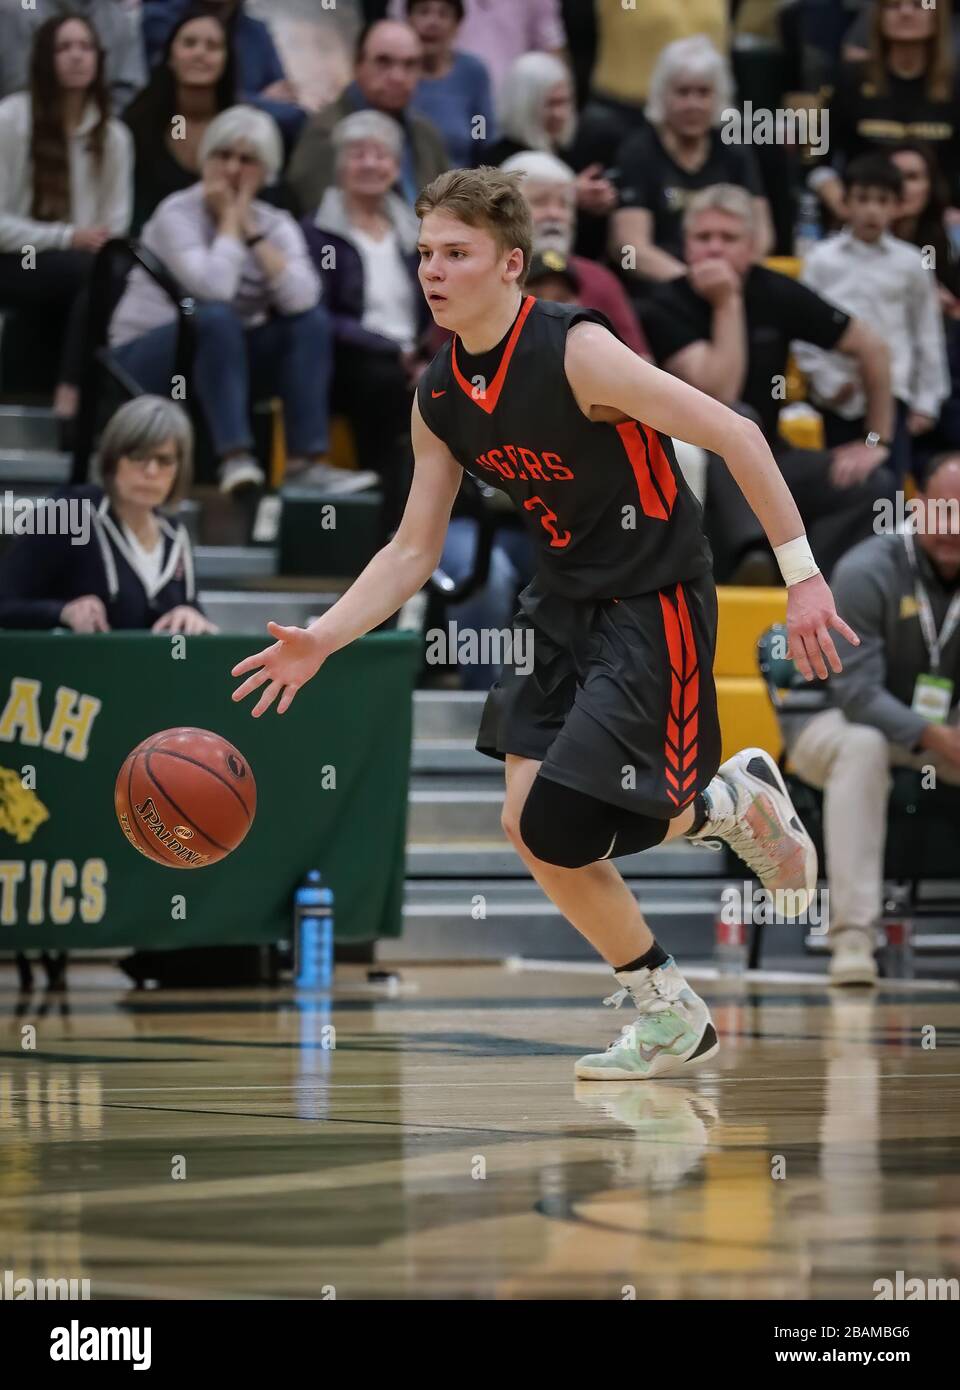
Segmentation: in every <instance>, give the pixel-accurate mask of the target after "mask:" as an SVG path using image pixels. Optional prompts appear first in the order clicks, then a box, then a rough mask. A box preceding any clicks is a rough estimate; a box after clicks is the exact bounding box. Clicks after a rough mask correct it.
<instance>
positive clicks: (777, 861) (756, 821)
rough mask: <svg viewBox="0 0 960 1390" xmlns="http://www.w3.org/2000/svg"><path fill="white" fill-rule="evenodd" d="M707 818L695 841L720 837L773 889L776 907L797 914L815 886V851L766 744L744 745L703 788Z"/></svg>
mask: <svg viewBox="0 0 960 1390" xmlns="http://www.w3.org/2000/svg"><path fill="white" fill-rule="evenodd" d="M703 796H704V800H705V801H706V803H707V810H708V818H707V821H706V823H705V824H704V826H703V828H702V829H701V830H700V831H699V832H698V834H696V835H689V836H688V837H687V838H688V839H689V840H690V842H691V843H692V844H695V845H696V844H710V842H711V841H717V840H720V841H722V842H723V843H724V844H726V845H729V846H730V848H731V849H732V850H733V852H734V853H735V854H738V855H739V856H740V858H741V859H742V860H743V862H744V863H745V864H746V865H747V867H748V868H749V869H752V870H753V872H754V873H755V874H756V875H757V878H759V880H760V882H761V883H762V884H763V886H764V888H766V889H767V890H768V891H769V892H771V893H777V894H779V895H781V896H778V897H777V899H776V900H775V901H776V907H777V912H778V913H782V915H783V916H784V917H799V916H800V914H801V913H802V912H804V911H805V910H806V908H808V907H809V906H810V903H811V902H812V900H813V895H814V893H815V892H816V890H817V851H816V849H815V848H814V844H813V841H812V840H811V839H810V836H809V835H808V834H807V832H806V830H804V828H803V826H802V824H801V823H800V817H799V816H798V815H797V812H796V810H795V808H794V805H793V802H792V801H791V800H790V793H789V792H788V791H787V788H786V786H785V785H784V781H783V778H782V777H781V776H780V769H779V768H778V767H777V765H776V763H775V762H774V760H773V759H772V758H771V757H770V754H769V753H765V752H764V751H763V749H762V748H744V749H743V750H742V751H741V752H739V753H735V754H734V755H733V757H732V758H728V759H727V761H726V762H725V763H724V764H723V765H722V766H721V768H720V769H719V771H718V772H717V775H716V777H714V779H713V781H712V782H711V783H710V785H709V786H708V787H707V789H706V791H705V792H704V793H703Z"/></svg>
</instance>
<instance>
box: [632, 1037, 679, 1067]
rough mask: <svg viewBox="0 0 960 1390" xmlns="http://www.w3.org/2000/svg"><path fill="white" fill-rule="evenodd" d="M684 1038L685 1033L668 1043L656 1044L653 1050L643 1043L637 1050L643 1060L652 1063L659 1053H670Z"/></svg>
mask: <svg viewBox="0 0 960 1390" xmlns="http://www.w3.org/2000/svg"><path fill="white" fill-rule="evenodd" d="M682 1037H683V1033H678V1034H677V1036H676V1037H675V1038H671V1039H670V1041H669V1042H668V1043H654V1045H653V1047H651V1048H646V1047H644V1045H643V1044H642V1043H641V1044H640V1046H639V1047H638V1048H637V1051H638V1052H639V1054H640V1056H641V1057H642V1058H643V1060H644V1061H645V1062H652V1061H653V1059H654V1057H656V1055H657V1053H658V1052H666V1051H668V1050H669V1049H670V1048H671V1047H673V1046H675V1044H676V1043H678V1042H679V1041H680V1039H681V1038H682Z"/></svg>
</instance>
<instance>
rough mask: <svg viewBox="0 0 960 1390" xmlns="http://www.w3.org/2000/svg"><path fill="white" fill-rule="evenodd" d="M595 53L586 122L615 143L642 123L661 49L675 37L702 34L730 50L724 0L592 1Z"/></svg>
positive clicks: (726, 7)
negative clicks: (595, 35)
mask: <svg viewBox="0 0 960 1390" xmlns="http://www.w3.org/2000/svg"><path fill="white" fill-rule="evenodd" d="M594 10H595V13H596V21H597V58H596V63H595V65H594V69H593V80H592V86H591V93H590V100H589V102H588V103H587V105H586V107H585V108H584V111H583V125H584V127H585V128H587V129H590V130H591V131H593V130H594V129H595V128H598V129H600V130H602V131H603V132H604V133H605V134H606V135H607V138H608V139H609V140H612V142H613V147H614V148H615V147H616V146H617V145H618V144H619V143H620V142H621V141H622V140H623V139H624V138H625V137H626V136H627V135H629V134H630V133H631V132H632V131H635V130H640V129H642V127H643V125H644V123H645V122H644V106H645V104H646V102H647V101H648V100H649V97H650V94H651V91H652V77H653V72H654V67H655V65H656V63H657V60H658V58H659V56H660V54H661V53H662V52H663V51H664V49H665V48H667V47H668V46H669V45H670V44H672V43H674V42H675V41H676V40H677V39H688V38H691V37H692V36H693V35H694V34H699V35H702V36H704V37H706V38H707V39H709V41H710V42H711V43H712V45H713V47H714V48H715V49H717V50H718V52H720V53H726V52H727V51H728V47H729V45H728V42H727V35H728V20H727V10H728V5H727V3H726V0H683V3H682V4H678V3H677V0H641V3H639V4H636V5H624V4H623V3H622V0H594Z"/></svg>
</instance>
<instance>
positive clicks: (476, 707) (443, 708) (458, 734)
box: [413, 690, 487, 744]
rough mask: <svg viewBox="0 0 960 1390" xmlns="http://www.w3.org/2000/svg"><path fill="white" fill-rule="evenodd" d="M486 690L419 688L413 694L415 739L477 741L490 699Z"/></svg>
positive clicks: (417, 740) (416, 740)
mask: <svg viewBox="0 0 960 1390" xmlns="http://www.w3.org/2000/svg"><path fill="white" fill-rule="evenodd" d="M486 698H487V697H486V692H485V691H482V690H418V691H416V693H415V694H414V697H413V737H414V741H415V742H419V741H420V740H421V739H424V740H428V741H429V740H435V739H458V740H461V741H463V742H466V743H470V744H473V742H474V740H475V739H476V737H477V728H478V726H479V723H480V711H481V710H482V709H483V702H484V700H485V699H486Z"/></svg>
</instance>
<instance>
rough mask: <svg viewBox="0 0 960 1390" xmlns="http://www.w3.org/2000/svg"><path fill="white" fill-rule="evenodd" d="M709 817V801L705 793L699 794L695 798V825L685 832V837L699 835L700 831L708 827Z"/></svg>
mask: <svg viewBox="0 0 960 1390" xmlns="http://www.w3.org/2000/svg"><path fill="white" fill-rule="evenodd" d="M709 816H710V811H709V809H708V807H707V799H706V797H705V796H704V794H703V792H697V794H696V796H695V797H694V798H693V825H691V827H690V829H689V830H685V831H684V832H683V833H684V834H685V835H699V834H700V831H701V830H702V829H703V827H704V826H705V825H706V823H707V821H708V819H709Z"/></svg>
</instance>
